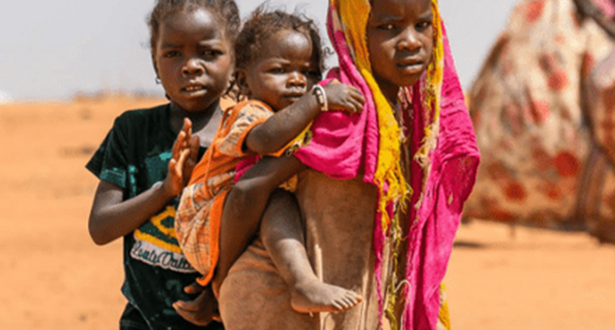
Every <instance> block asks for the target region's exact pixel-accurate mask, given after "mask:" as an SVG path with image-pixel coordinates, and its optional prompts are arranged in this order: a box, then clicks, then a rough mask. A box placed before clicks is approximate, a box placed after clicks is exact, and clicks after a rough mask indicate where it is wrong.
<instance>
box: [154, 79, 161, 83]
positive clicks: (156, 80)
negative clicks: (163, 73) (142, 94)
mask: <svg viewBox="0 0 615 330" xmlns="http://www.w3.org/2000/svg"><path fill="white" fill-rule="evenodd" d="M154 81H155V82H156V85H160V83H161V82H160V78H158V77H156V79H154Z"/></svg>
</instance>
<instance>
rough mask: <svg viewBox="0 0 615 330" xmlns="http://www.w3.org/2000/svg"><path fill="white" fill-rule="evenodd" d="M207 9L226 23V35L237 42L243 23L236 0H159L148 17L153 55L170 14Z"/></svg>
mask: <svg viewBox="0 0 615 330" xmlns="http://www.w3.org/2000/svg"><path fill="white" fill-rule="evenodd" d="M198 9H205V10H207V11H209V12H211V13H212V14H213V16H214V17H215V18H216V20H217V21H218V22H219V23H220V24H223V25H224V32H225V33H224V36H225V38H228V39H229V40H230V41H231V44H233V43H234V42H235V37H236V36H237V33H238V31H239V27H240V25H241V18H240V17H239V8H238V7H237V4H236V3H235V1H234V0H157V1H156V5H155V6H154V9H153V10H152V12H151V13H150V15H149V16H148V18H147V25H148V26H149V31H150V40H149V43H150V48H151V52H152V56H153V55H154V51H155V49H156V43H157V42H158V37H159V33H160V24H161V22H162V21H163V20H164V19H165V18H166V17H167V16H169V15H173V14H177V13H191V12H193V11H195V10H198Z"/></svg>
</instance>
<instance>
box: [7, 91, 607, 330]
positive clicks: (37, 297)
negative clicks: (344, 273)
mask: <svg viewBox="0 0 615 330" xmlns="http://www.w3.org/2000/svg"><path fill="white" fill-rule="evenodd" d="M161 102H163V101H162V100H148V99H133V98H128V97H115V98H103V99H99V100H92V99H88V100H80V101H79V100H77V101H74V102H72V103H34V104H10V105H0V164H2V165H1V166H2V171H0V187H2V189H0V212H1V215H0V219H1V221H2V222H1V223H2V225H3V230H1V231H0V256H1V257H0V298H1V302H0V304H1V306H2V308H0V329H7V330H12V329H26V330H30V329H32V330H35V329H49V330H52V329H53V330H60V329H91V330H98V329H100V330H102V329H117V327H118V326H117V325H118V318H119V315H120V313H121V311H122V308H123V306H124V299H123V297H122V296H121V294H120V290H119V288H120V285H121V282H122V268H121V267H122V266H121V242H120V241H117V242H114V243H112V244H110V245H108V246H104V247H97V246H95V245H94V243H92V242H91V240H90V238H89V236H88V233H87V217H88V213H89V209H90V206H91V202H92V196H93V194H94V190H95V187H96V184H97V180H96V179H95V178H94V176H93V175H91V174H90V173H89V172H87V171H86V170H85V168H84V165H85V163H86V162H87V160H88V159H89V157H90V156H91V154H92V153H93V152H94V150H95V148H96V147H97V146H98V145H99V143H100V142H102V139H103V138H104V136H105V134H106V132H107V131H108V130H109V128H110V127H111V125H112V122H113V119H114V118H115V116H117V115H119V114H120V113H121V112H122V111H123V110H125V109H131V108H139V107H147V106H152V105H155V104H159V103H161ZM445 282H446V285H447V288H448V290H447V293H448V300H449V304H450V309H451V319H452V325H453V329H455V330H471V329H472V330H473V329H498V330H512V329H541V330H545V329H546V330H550V329H559V330H572V329H575V330H576V329H584V330H612V329H615V246H612V245H599V244H597V243H596V242H595V241H594V240H593V239H591V238H590V237H588V236H587V235H585V234H583V233H561V232H550V231H544V230H539V229H529V228H516V229H511V228H510V227H508V226H506V225H502V224H497V223H489V222H478V221H474V222H471V223H470V224H469V225H465V226H462V227H461V229H460V231H459V234H458V237H457V240H456V244H455V248H454V250H453V256H452V259H451V263H450V268H449V271H448V274H447V278H446V281H445Z"/></svg>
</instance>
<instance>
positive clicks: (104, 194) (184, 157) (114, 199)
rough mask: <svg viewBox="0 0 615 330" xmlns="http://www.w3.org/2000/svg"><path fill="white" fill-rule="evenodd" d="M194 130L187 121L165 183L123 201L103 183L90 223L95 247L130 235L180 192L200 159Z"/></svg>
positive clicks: (120, 194)
mask: <svg viewBox="0 0 615 330" xmlns="http://www.w3.org/2000/svg"><path fill="white" fill-rule="evenodd" d="M191 127H192V124H191V123H190V121H189V120H187V119H186V121H184V126H183V127H182V130H181V131H180V133H179V135H178V136H177V139H176V140H175V143H174V144H173V149H172V158H171V160H170V161H169V167H168V173H167V177H166V179H165V180H164V181H163V182H158V183H156V184H154V185H153V186H152V187H151V188H150V189H148V190H146V191H144V192H143V193H141V194H139V195H138V196H136V197H134V198H131V199H128V200H124V190H123V189H122V188H120V187H118V186H116V185H114V184H112V183H109V182H107V181H103V180H101V181H100V183H99V185H98V188H97V189H96V193H95V195H94V203H93V205H92V210H91V212H90V218H89V222H88V227H89V231H90V236H91V237H92V240H93V241H94V242H95V243H96V244H98V245H104V244H107V243H110V242H112V241H114V240H116V239H117V238H120V237H122V236H125V235H127V234H129V233H131V232H132V231H134V230H135V229H137V228H139V227H140V226H141V225H142V224H143V223H144V222H145V221H146V220H147V219H149V218H150V217H151V216H153V215H154V214H155V213H156V212H157V211H159V210H160V209H161V208H162V207H163V206H164V205H166V204H167V203H168V202H169V200H171V199H172V198H173V197H174V196H176V195H177V194H179V193H180V192H181V190H182V189H183V187H184V186H185V184H186V182H187V180H188V179H189V178H190V174H191V172H192V168H193V167H194V164H195V163H196V159H197V156H198V148H199V141H198V137H196V136H194V137H192V136H191V131H192V128H191Z"/></svg>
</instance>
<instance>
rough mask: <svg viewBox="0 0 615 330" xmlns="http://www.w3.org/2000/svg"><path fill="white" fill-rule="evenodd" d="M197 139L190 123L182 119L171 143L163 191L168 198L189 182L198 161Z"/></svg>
mask: <svg viewBox="0 0 615 330" xmlns="http://www.w3.org/2000/svg"><path fill="white" fill-rule="evenodd" d="M198 154H199V138H198V136H192V122H191V121H190V119H188V118H184V124H183V126H182V129H181V131H179V134H178V135H177V139H175V142H174V143H173V149H172V151H171V160H169V168H168V171H167V177H166V179H165V180H164V182H163V184H162V185H163V189H164V191H165V192H166V193H167V194H168V195H169V196H177V195H179V193H181V192H182V189H184V187H185V186H186V184H188V182H189V181H190V176H191V175H192V170H193V169H194V166H195V165H196V163H197V161H198Z"/></svg>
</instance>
